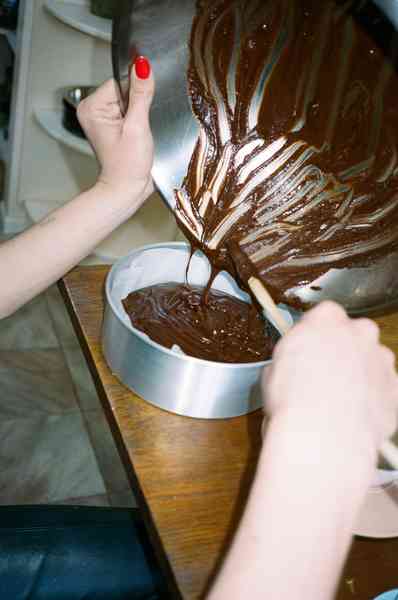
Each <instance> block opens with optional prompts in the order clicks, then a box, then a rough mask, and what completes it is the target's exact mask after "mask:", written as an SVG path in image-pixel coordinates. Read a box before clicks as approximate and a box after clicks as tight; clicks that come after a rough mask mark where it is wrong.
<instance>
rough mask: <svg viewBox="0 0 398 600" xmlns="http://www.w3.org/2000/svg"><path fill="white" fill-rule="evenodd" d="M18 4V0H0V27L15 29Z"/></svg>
mask: <svg viewBox="0 0 398 600" xmlns="http://www.w3.org/2000/svg"><path fill="white" fill-rule="evenodd" d="M18 4H19V1H18V0H0V27H4V28H5V29H16V28H17V22H18Z"/></svg>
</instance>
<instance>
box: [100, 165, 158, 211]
mask: <svg viewBox="0 0 398 600" xmlns="http://www.w3.org/2000/svg"><path fill="white" fill-rule="evenodd" d="M94 187H95V189H96V190H98V192H99V193H100V194H101V195H103V196H104V195H106V197H108V198H109V199H110V200H111V201H112V203H114V204H115V205H122V206H123V205H125V206H126V207H129V208H131V209H132V212H135V210H137V209H138V208H139V207H140V206H141V205H142V204H143V203H144V202H145V200H146V199H147V198H148V197H149V196H150V195H151V194H152V193H153V192H154V189H155V188H154V184H153V180H152V177H149V178H147V179H139V180H137V179H136V180H134V181H133V182H132V183H129V184H125V183H118V182H113V181H109V180H108V179H107V178H106V177H104V176H103V175H102V174H100V175H99V177H98V179H97V181H96V183H95V185H94Z"/></svg>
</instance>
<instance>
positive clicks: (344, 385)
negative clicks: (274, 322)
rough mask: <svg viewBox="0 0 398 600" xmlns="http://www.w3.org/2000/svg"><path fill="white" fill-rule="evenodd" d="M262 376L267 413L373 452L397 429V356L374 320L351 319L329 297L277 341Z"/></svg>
mask: <svg viewBox="0 0 398 600" xmlns="http://www.w3.org/2000/svg"><path fill="white" fill-rule="evenodd" d="M263 381H264V392H265V409H266V412H267V413H268V415H270V416H271V417H275V416H277V417H280V416H282V418H284V417H285V416H287V417H288V420H289V423H290V424H291V425H292V426H294V427H296V428H300V427H303V428H305V429H306V430H308V431H311V430H313V431H314V430H316V429H318V430H321V431H322V432H323V433H324V434H325V435H329V433H328V432H330V433H331V434H332V435H334V436H335V438H336V443H337V444H338V443H339V439H340V438H341V439H342V440H343V441H345V440H347V438H350V437H351V442H352V447H353V448H354V447H355V445H356V443H357V442H358V440H359V443H360V444H361V442H364V444H365V445H367V444H369V445H370V448H371V450H372V451H374V452H376V450H377V449H378V448H379V447H380V445H381V444H382V442H383V441H384V440H385V438H387V437H389V436H391V435H392V433H393V432H394V431H395V428H396V424H397V408H398V377H397V373H396V370H395V356H394V354H393V352H391V350H389V349H388V348H386V347H385V346H383V345H381V344H380V342H379V329H378V326H377V325H376V324H375V323H374V322H373V321H371V320H368V319H356V320H354V319H350V318H348V316H347V315H346V313H345V312H344V310H343V309H342V308H340V307H339V306H338V305H337V304H334V303H332V302H324V303H322V304H320V305H319V306H318V307H316V308H314V309H312V310H311V311H309V312H308V313H307V314H305V315H304V317H303V318H302V319H301V321H300V322H299V323H298V324H297V325H296V326H295V327H293V329H292V330H291V331H290V332H289V333H288V334H287V335H286V336H285V337H283V338H282V339H281V340H280V341H279V342H278V344H277V346H276V348H275V351H274V356H273V363H272V366H271V368H270V369H269V370H268V371H267V373H266V374H265V376H264V380H263ZM363 435H364V436H366V437H365V438H364V437H362V436H363ZM344 436H345V437H344ZM361 445H362V444H361ZM362 447H363V446H362Z"/></svg>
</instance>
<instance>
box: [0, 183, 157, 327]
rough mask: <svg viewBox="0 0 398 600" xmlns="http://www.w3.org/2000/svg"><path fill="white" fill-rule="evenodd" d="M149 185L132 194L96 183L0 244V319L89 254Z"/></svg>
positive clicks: (134, 206)
mask: <svg viewBox="0 0 398 600" xmlns="http://www.w3.org/2000/svg"><path fill="white" fill-rule="evenodd" d="M149 191H150V190H149V189H148V190H145V191H144V192H141V191H140V193H138V192H137V194H136V196H135V197H134V196H133V197H132V196H131V195H130V196H126V195H125V194H124V193H119V194H118V193H111V191H110V190H109V189H107V186H106V185H103V184H101V183H98V184H96V185H95V186H94V187H93V188H91V189H90V190H88V191H86V192H83V193H82V194H80V195H79V196H78V197H76V198H75V199H74V200H72V201H71V202H69V203H68V204H66V205H65V206H63V207H62V208H60V209H58V210H56V211H54V212H53V213H51V215H49V217H47V218H46V219H45V220H44V221H43V222H41V223H39V224H37V225H34V226H33V227H31V228H30V229H29V230H27V231H26V232H24V233H22V234H20V235H19V236H17V237H15V238H13V239H12V240H9V241H8V242H6V243H4V244H2V245H1V246H0V280H1V281H2V286H1V294H0V318H3V317H5V316H8V315H9V314H11V313H13V312H14V311H15V310H17V309H18V308H19V307H20V306H22V305H23V304H24V303H25V302H27V301H29V300H30V299H31V298H33V297H34V296H35V295H37V294H39V293H40V292H42V291H43V290H45V289H46V288H47V287H48V286H49V285H51V284H52V283H54V282H55V281H57V280H58V279H59V278H60V277H62V275H64V274H65V273H66V272H67V271H68V270H70V269H71V268H72V267H74V266H75V265H76V264H77V263H78V262H79V261H81V260H82V259H83V258H85V257H86V256H87V255H89V254H90V253H91V251H92V250H93V249H94V248H95V247H96V246H97V245H98V244H99V243H100V242H101V241H102V240H103V239H104V238H106V237H107V236H108V235H109V234H110V233H111V232H112V231H113V230H114V229H115V228H116V227H118V226H119V225H120V224H121V223H123V222H124V221H125V220H126V219H128V218H129V217H130V216H131V215H132V214H134V212H135V211H136V210H137V208H139V206H140V205H141V204H142V202H143V199H144V197H146V195H148V194H149Z"/></svg>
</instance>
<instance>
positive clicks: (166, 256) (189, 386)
mask: <svg viewBox="0 0 398 600" xmlns="http://www.w3.org/2000/svg"><path fill="white" fill-rule="evenodd" d="M189 256H190V248H189V246H188V245H187V244H185V243H184V242H171V243H168V244H155V245H150V246H145V247H143V248H140V249H137V250H135V251H133V252H131V253H130V254H129V255H127V256H126V257H124V258H122V259H120V260H119V261H118V262H116V263H115V264H114V266H113V267H112V269H111V271H110V273H109V275H108V277H107V281H106V309H105V316H104V324H103V337H102V344H103V352H104V356H105V359H106V361H107V363H108V365H109V367H110V369H111V370H112V372H113V373H114V374H115V375H116V376H117V377H118V379H119V380H120V381H121V382H122V383H124V385H126V386H127V387H128V388H129V389H131V390H132V391H134V392H135V393H136V394H138V395H139V396H141V397H142V398H144V399H145V400H146V401H147V402H150V403H151V404H154V405H156V406H158V407H159V408H162V409H164V410H167V411H170V412H173V413H176V414H179V415H184V416H187V417H196V418H201V419H222V418H229V417H235V416H239V415H243V414H246V413H249V412H251V411H254V410H256V409H258V408H260V407H261V406H262V399H261V393H260V386H259V379H260V375H261V372H262V370H263V368H264V367H266V366H267V365H269V364H270V362H271V361H266V362H257V363H250V364H227V363H216V362H210V361H206V360H201V359H197V358H193V357H191V356H187V355H185V354H181V353H179V352H178V351H175V350H169V349H168V348H164V347H163V346H160V345H159V344H157V343H156V342H153V341H152V340H150V339H149V338H148V337H147V336H146V335H145V334H143V333H142V332H141V331H138V330H137V329H135V328H134V327H133V326H132V325H131V323H130V321H129V319H128V316H127V315H126V313H125V311H124V309H123V306H122V304H121V300H122V299H123V298H125V297H126V296H127V295H128V293H130V292H131V291H133V290H134V289H139V288H142V287H145V286H146V285H154V284H156V283H165V282H167V281H178V282H181V283H182V282H184V281H185V270H186V266H187V263H188V259H189ZM208 275H209V265H208V262H207V259H206V258H205V256H204V255H203V254H201V253H196V254H195V255H194V257H193V260H192V262H191V266H190V270H189V277H188V279H189V283H192V284H198V285H205V284H206V282H207V279H208ZM213 287H214V288H217V289H221V290H222V291H225V292H229V293H231V294H233V295H235V296H237V297H239V298H240V299H243V300H246V301H248V296H247V295H246V294H245V293H244V292H242V291H241V290H240V289H239V288H238V287H237V285H236V283H235V282H234V280H233V279H232V278H231V277H230V276H229V275H228V274H227V273H221V274H220V275H219V276H218V277H217V279H216V280H215V282H214V284H213Z"/></svg>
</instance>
